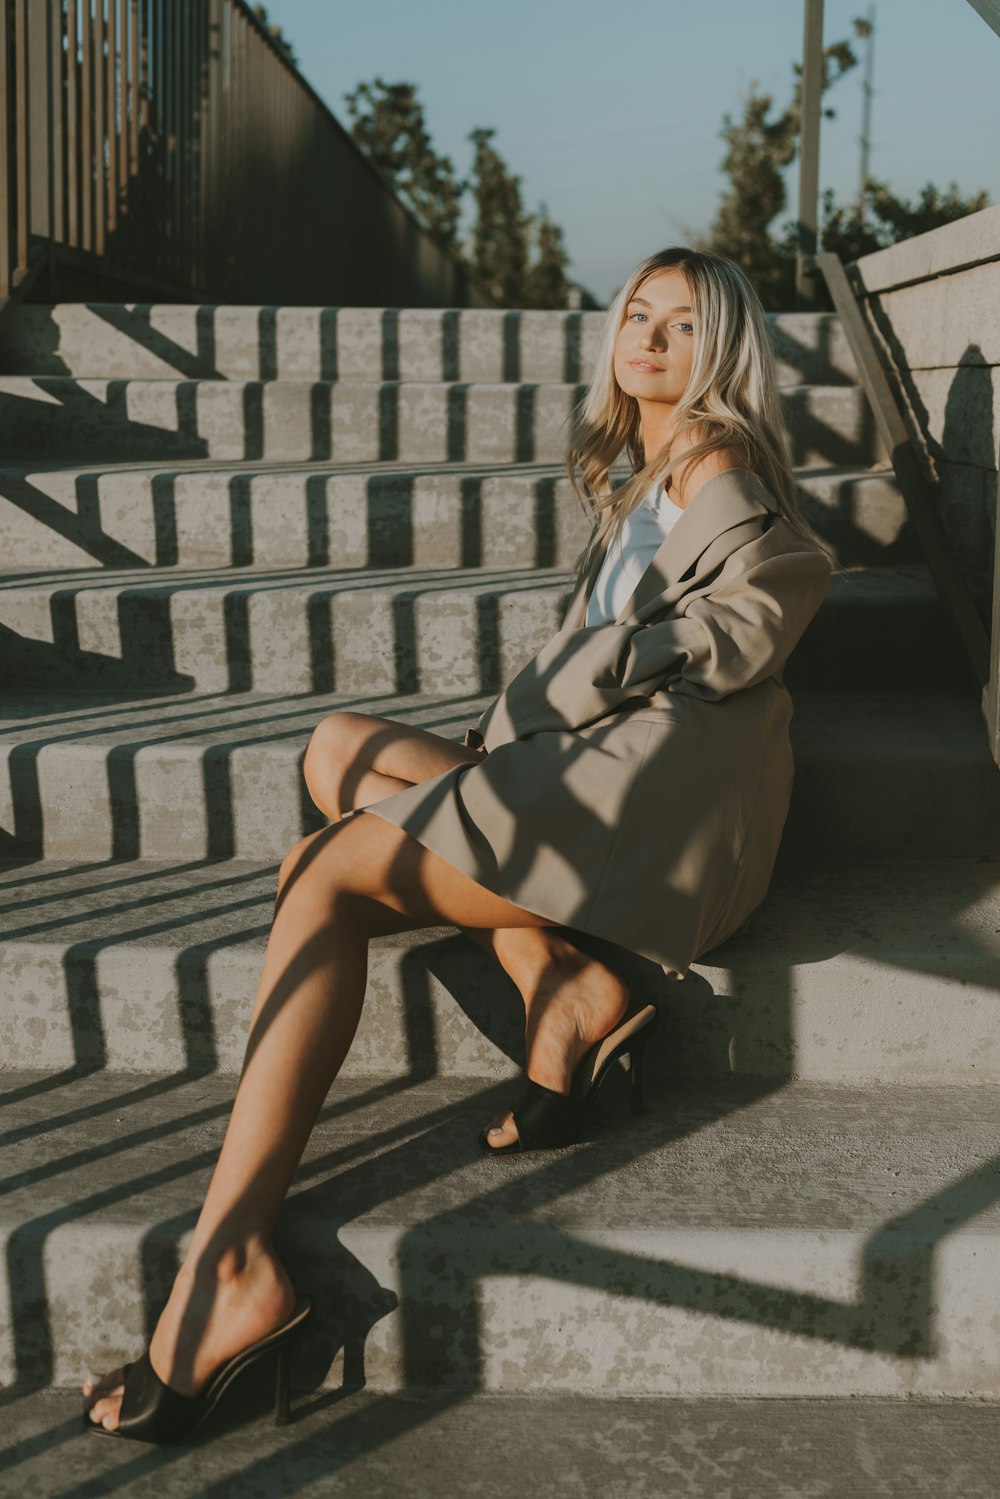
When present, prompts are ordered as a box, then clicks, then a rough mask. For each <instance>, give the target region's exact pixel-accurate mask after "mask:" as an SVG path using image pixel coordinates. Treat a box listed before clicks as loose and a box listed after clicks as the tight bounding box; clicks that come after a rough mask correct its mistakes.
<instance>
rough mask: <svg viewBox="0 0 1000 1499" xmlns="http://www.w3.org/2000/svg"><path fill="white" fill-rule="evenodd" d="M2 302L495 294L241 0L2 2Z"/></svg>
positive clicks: (428, 302) (365, 301) (455, 301)
mask: <svg viewBox="0 0 1000 1499" xmlns="http://www.w3.org/2000/svg"><path fill="white" fill-rule="evenodd" d="M0 171H2V173H3V181H2V184H0V302H2V300H3V299H8V298H10V297H12V296H18V295H23V294H24V293H25V292H26V290H27V289H28V287H29V285H30V283H31V281H32V280H33V279H34V278H35V277H37V276H38V275H41V274H47V275H48V276H49V277H50V278H51V291H50V295H51V296H52V297H53V299H54V297H55V295H56V294H57V293H58V294H60V295H64V296H65V295H67V293H68V294H69V295H70V296H73V295H76V294H80V289H81V288H82V289H83V292H82V294H84V295H89V294H91V293H92V291H93V290H94V288H99V287H101V286H104V287H106V288H107V290H108V292H109V294H114V293H115V292H121V291H124V290H128V289H135V290H136V291H141V290H143V289H146V290H149V291H151V292H154V293H156V294H157V295H161V296H168V297H186V298H191V297H195V298H213V297H224V298H225V300H227V301H230V302H258V301H262V302H279V301H280V302H290V303H299V304H301V303H308V302H313V303H324V302H325V303H331V302H354V303H355V304H359V305H385V304H389V305H397V306H398V305H401V304H402V305H424V306H435V305H436V306H461V305H468V304H470V303H471V304H473V305H477V304H478V305H484V303H485V299H484V298H483V297H482V296H480V295H479V294H478V293H476V292H475V290H474V289H473V288H471V287H470V286H469V284H468V282H467V280H466V277H465V273H464V271H463V269H462V267H461V266H460V264H459V262H458V261H457V259H455V258H454V257H453V256H450V255H449V254H448V253H447V252H446V251H444V250H442V249H441V248H440V246H439V245H437V244H436V243H435V241H434V240H433V239H432V238H431V237H430V235H429V234H427V233H426V231H425V230H424V229H423V228H422V227H421V225H420V224H419V223H418V222H417V221H416V220H415V219H414V218H413V216H412V215H411V214H410V213H409V212H408V211H407V210H406V209H405V208H404V207H403V205H402V204H401V203H400V202H399V200H398V199H397V198H396V197H395V196H394V194H393V193H392V191H391V189H390V187H389V186H388V184H387V183H386V182H385V181H384V180H383V179H382V178H381V177H380V176H379V174H378V173H377V172H376V171H375V169H374V168H373V167H372V166H371V164H370V163H369V162H368V161H367V159H366V158H365V157H364V156H363V155H362V154H361V152H360V151H359V150H358V149H357V147H356V146H355V144H354V142H353V141H352V140H351V138H350V136H349V135H348V134H347V133H346V132H345V131H344V130H343V128H342V127H341V125H340V124H339V123H338V121H337V120H336V119H335V118H334V116H333V115H332V114H331V113H330V111H329V110H328V109H327V108H326V106H325V105H324V104H323V102H322V100H321V99H320V98H319V97H318V96H317V95H316V94H315V93H314V92H313V90H312V89H311V88H310V87H309V85H308V84H307V83H306V82H305V80H304V79H303V78H302V77H301V75H300V74H299V73H298V72H297V71H296V70H295V68H293V67H292V66H290V64H289V63H288V62H287V60H286V59H285V58H284V56H283V55H282V53H281V51H280V49H279V48H278V47H277V46H276V44H275V43H274V41H273V40H272V38H271V37H270V36H269V35H268V34H267V32H266V31H265V30H264V29H263V27H262V26H261V25H260V23H259V22H258V21H257V20H256V18H255V17H254V16H253V14H252V13H251V12H250V10H249V9H248V8H247V6H246V5H245V4H244V3H243V0H0Z"/></svg>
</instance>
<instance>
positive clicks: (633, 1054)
mask: <svg viewBox="0 0 1000 1499" xmlns="http://www.w3.org/2000/svg"><path fill="white" fill-rule="evenodd" d="M658 1020H659V1011H658V1010H657V1008H656V1006H655V1005H653V1004H646V1005H636V1006H635V1007H633V1008H631V1009H629V1010H628V1012H627V1013H626V1015H625V1017H624V1019H622V1020H620V1021H619V1022H618V1024H617V1025H616V1026H615V1028H614V1029H613V1030H611V1031H609V1032H608V1034H607V1035H606V1036H604V1037H603V1038H602V1039H601V1040H600V1041H596V1042H595V1043H594V1045H593V1046H592V1047H591V1048H590V1050H589V1051H587V1052H585V1053H584V1055H583V1056H582V1057H581V1058H580V1061H579V1062H578V1063H577V1065H576V1068H575V1070H574V1072H573V1080H572V1083H571V1085H570V1091H569V1093H568V1094H567V1093H556V1092H555V1091H554V1090H553V1089H552V1088H546V1087H544V1086H543V1085H542V1084H541V1083H536V1082H533V1081H532V1080H531V1078H530V1077H529V1078H526V1079H525V1085H524V1091H523V1093H522V1094H521V1099H520V1102H519V1103H518V1105H517V1107H516V1108H515V1109H514V1111H513V1115H514V1127H515V1129H516V1130H517V1139H516V1140H514V1141H513V1142H512V1143H511V1144H510V1145H491V1144H490V1143H489V1137H488V1134H487V1132H486V1130H482V1131H481V1132H480V1136H479V1143H480V1145H481V1146H482V1149H483V1153H484V1154H485V1155H510V1154H511V1152H512V1151H521V1150H553V1149H559V1148H560V1147H561V1146H564V1145H573V1144H575V1143H576V1141H577V1140H578V1139H579V1138H580V1135H581V1133H582V1131H583V1126H584V1124H585V1122H586V1118H587V1113H588V1111H589V1110H590V1109H591V1108H592V1106H593V1103H594V1100H595V1098H596V1096H597V1092H598V1089H599V1088H600V1086H601V1084H602V1083H603V1081H604V1079H605V1078H606V1077H607V1076H608V1073H609V1072H610V1071H611V1068H612V1067H613V1066H614V1064H615V1062H619V1063H620V1064H621V1065H622V1066H623V1067H624V1068H625V1071H626V1072H627V1074H628V1080H629V1103H630V1106H631V1110H632V1113H633V1114H642V1113H644V1112H645V1109H646V1098H645V1094H644V1092H643V1072H642V1059H643V1053H644V1052H645V1050H646V1046H647V1043H648V1042H649V1038H650V1036H651V1035H652V1033H653V1031H654V1030H655V1028H656V1023H657V1021H658Z"/></svg>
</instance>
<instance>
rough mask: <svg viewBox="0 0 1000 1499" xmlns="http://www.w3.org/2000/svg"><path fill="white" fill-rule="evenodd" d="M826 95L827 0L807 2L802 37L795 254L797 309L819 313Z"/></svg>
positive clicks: (809, 0)
mask: <svg viewBox="0 0 1000 1499" xmlns="http://www.w3.org/2000/svg"><path fill="white" fill-rule="evenodd" d="M822 94H823V0H805V6H804V14H803V35H802V113H801V123H800V126H799V217H798V244H797V246H796V251H795V306H796V310H797V311H799V312H808V311H815V309H816V306H817V303H818V300H819V286H818V283H817V272H816V264H815V261H814V259H813V257H814V256H815V254H816V231H817V221H818V217H819V215H818V206H819V119H820V100H821V97H822Z"/></svg>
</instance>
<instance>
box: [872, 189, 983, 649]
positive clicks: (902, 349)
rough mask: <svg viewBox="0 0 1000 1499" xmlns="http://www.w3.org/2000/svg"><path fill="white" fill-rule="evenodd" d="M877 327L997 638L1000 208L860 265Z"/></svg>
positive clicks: (960, 554)
mask: <svg viewBox="0 0 1000 1499" xmlns="http://www.w3.org/2000/svg"><path fill="white" fill-rule="evenodd" d="M856 265H857V269H858V273H859V276H860V281H861V285H862V286H863V288H864V295H865V300H866V304H867V311H868V314H869V326H871V327H872V329H873V331H874V332H875V335H876V338H877V340H878V341H879V342H880V343H881V345H882V348H883V351H885V352H888V354H889V355H890V357H891V360H892V363H893V364H894V365H895V367H896V368H897V369H898V370H899V371H900V373H901V377H902V381H903V386H904V392H905V397H906V401H907V403H908V408H909V409H908V412H907V413H906V414H907V419H908V421H909V423H910V427H911V432H912V433H913V435H914V436H915V437H916V438H918V440H919V441H920V442H921V443H922V444H923V447H924V450H925V452H926V453H927V455H928V457H929V459H930V462H931V465H932V468H933V471H934V473H935V475H936V477H937V479H938V483H939V500H940V506H941V515H942V519H943V521H944V524H945V528H946V529H947V531H948V534H949V536H950V538H951V541H952V544H953V546H954V548H955V553H956V556H957V558H958V562H959V565H960V566H961V569H962V572H963V574H964V576H965V578H966V580H967V582H968V585H969V588H970V590H971V592H972V595H973V597H974V598H975V600H976V603H977V606H978V608H979V611H980V613H981V615H982V618H983V623H984V625H985V626H986V628H987V630H989V626H990V617H991V609H992V584H993V574H994V556H995V552H996V524H997V468H998V463H997V454H998V446H1000V204H994V205H993V206H992V207H990V208H985V209H983V210H982V212H980V213H974V214H969V215H968V216H967V217H966V218H964V219H959V220H958V221H957V222H955V223H954V224H947V225H945V226H943V227H942V228H940V229H932V230H930V231H929V232H928V233H927V234H919V235H916V236H914V237H913V238H912V239H909V240H905V241H904V242H903V243H901V244H898V245H892V246H890V247H889V248H888V249H886V250H880V251H878V252H876V253H875V254H873V255H865V256H863V257H862V258H861V259H860V260H858V261H857V262H856Z"/></svg>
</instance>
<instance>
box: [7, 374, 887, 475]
mask: <svg viewBox="0 0 1000 1499" xmlns="http://www.w3.org/2000/svg"><path fill="white" fill-rule="evenodd" d="M584 394H585V387H584V386H583V385H580V384H552V385H539V384H511V383H507V384H498V383H495V384H488V383H479V384H465V383H459V382H450V383H448V382H441V381H438V382H431V381H426V382H424V381H408V382H400V381H375V380H365V381H362V380H358V381H345V380H340V381H336V380H322V381H308V380H263V381H261V380H249V381H243V380H229V381H224V380H139V379H121V380H94V379H75V378H72V377H70V376H65V375H44V376H35V377H27V376H21V375H5V376H2V377H0V430H2V431H3V432H4V434H5V442H4V448H5V459H8V460H9V459H11V458H26V459H29V460H34V459H36V458H37V457H38V455H40V454H51V453H58V454H59V455H60V457H61V458H62V459H63V460H66V461H68V460H70V459H73V458H78V459H81V460H82V459H91V458H93V459H97V460H98V461H104V462H107V461H109V460H111V461H114V462H120V461H122V460H126V459H130V458H141V459H147V460H149V461H155V460H158V459H181V458H220V459H258V458H267V459H271V460H282V461H288V460H292V461H295V462H301V461H308V460H319V461H322V460H324V459H334V460H335V461H336V462H337V463H372V462H375V461H377V460H383V459H401V460H405V461H406V462H411V463H444V462H461V461H465V462H470V463H531V462H536V463H543V462H547V463H559V462H561V461H562V460H563V458H564V457H565V453H566V449H567V446H568V443H569V438H570V432H571V420H572V413H573V409H574V407H575V406H576V405H577V404H578V403H579V402H580V400H581V399H582V398H583V396H584ZM781 403H782V411H783V414H784V417H785V421H786V423H787V425H788V428H789V432H790V435H791V441H792V452H793V462H794V463H796V464H827V465H831V464H837V465H840V466H844V465H858V464H869V463H874V462H881V461H883V460H885V459H886V456H887V455H886V454H885V451H884V448H883V446H882V444H881V441H880V439H879V438H878V435H877V432H876V430H875V425H874V422H873V420H872V417H871V413H870V411H869V409H868V406H867V402H866V399H865V396H864V393H863V392H862V390H861V388H860V387H859V386H856V385H796V386H787V387H785V388H784V389H783V390H782V391H781Z"/></svg>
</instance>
